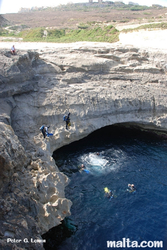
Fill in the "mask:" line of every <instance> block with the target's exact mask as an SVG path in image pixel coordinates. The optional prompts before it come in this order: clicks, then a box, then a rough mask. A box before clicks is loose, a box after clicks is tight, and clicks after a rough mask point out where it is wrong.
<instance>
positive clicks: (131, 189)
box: [127, 184, 136, 192]
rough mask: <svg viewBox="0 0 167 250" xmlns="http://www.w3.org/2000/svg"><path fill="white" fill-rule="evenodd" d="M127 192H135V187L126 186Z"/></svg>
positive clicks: (132, 185) (131, 185)
mask: <svg viewBox="0 0 167 250" xmlns="http://www.w3.org/2000/svg"><path fill="white" fill-rule="evenodd" d="M127 191H129V192H134V191H136V187H135V185H134V184H128V189H127Z"/></svg>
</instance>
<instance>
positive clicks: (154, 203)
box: [54, 126, 167, 250]
mask: <svg viewBox="0 0 167 250" xmlns="http://www.w3.org/2000/svg"><path fill="white" fill-rule="evenodd" d="M97 152H98V153H99V154H97ZM54 158H55V161H56V164H57V165H58V166H59V168H60V170H61V171H63V172H64V173H65V174H66V175H67V176H68V177H69V179H70V183H69V185H68V186H67V187H66V190H65V193H66V197H67V198H68V199H70V200H71V201H72V202H73V205H72V207H71V216H70V219H71V220H72V221H73V224H75V225H77V230H76V232H75V233H74V234H73V235H72V236H71V237H69V238H67V239H66V240H65V241H64V242H62V244H61V245H60V246H59V247H58V249H59V250H67V249H68V250H106V249H111V248H107V241H122V239H123V238H126V239H129V240H130V241H138V243H139V244H140V242H142V241H163V248H161V249H167V244H166V238H167V139H164V138H162V137H158V136H156V135H154V134H152V133H147V132H142V131H139V130H137V129H127V128H125V127H123V126H118V127H117V126H109V127H106V128H103V129H101V130H98V131H96V132H94V133H93V134H91V135H90V136H88V137H87V138H85V139H83V140H80V141H78V142H75V143H72V144H70V145H68V146H66V147H63V148H61V149H60V150H57V151H55V152H54ZM81 164H84V165H85V167H86V169H87V170H89V173H87V172H85V171H79V168H78V166H80V165H81ZM128 183H131V184H132V183H133V184H135V186H136V188H137V190H136V192H135V193H129V192H128V191H127V188H128ZM105 187H108V188H109V189H110V190H112V192H113V193H114V198H112V199H111V200H109V199H108V198H106V197H105V194H104V188H105ZM165 246H166V247H165ZM124 249H130V248H128V247H127V246H126V247H125V248H124ZM135 249H139V248H135ZM145 249H150V248H148V247H145ZM152 249H156V248H155V247H152Z"/></svg>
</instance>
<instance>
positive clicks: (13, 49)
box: [10, 45, 16, 55]
mask: <svg viewBox="0 0 167 250" xmlns="http://www.w3.org/2000/svg"><path fill="white" fill-rule="evenodd" d="M10 51H11V53H12V55H15V54H16V49H15V46H14V45H13V46H12V48H11V50H10Z"/></svg>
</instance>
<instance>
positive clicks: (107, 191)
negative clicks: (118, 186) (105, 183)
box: [104, 187, 113, 199]
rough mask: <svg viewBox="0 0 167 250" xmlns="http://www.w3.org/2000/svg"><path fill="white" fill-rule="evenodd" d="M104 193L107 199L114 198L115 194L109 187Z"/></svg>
mask: <svg viewBox="0 0 167 250" xmlns="http://www.w3.org/2000/svg"><path fill="white" fill-rule="evenodd" d="M104 192H105V197H107V198H109V199H112V198H113V193H112V191H111V190H109V189H108V187H105V188H104Z"/></svg>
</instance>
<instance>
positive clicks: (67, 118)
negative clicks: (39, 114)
mask: <svg viewBox="0 0 167 250" xmlns="http://www.w3.org/2000/svg"><path fill="white" fill-rule="evenodd" d="M63 121H65V122H66V129H67V130H68V129H69V127H70V126H71V122H70V113H68V115H64V116H63ZM49 128H50V126H45V125H42V126H41V127H40V130H41V132H42V135H43V138H46V136H48V137H49V136H52V135H53V134H52V133H49V131H48V129H49Z"/></svg>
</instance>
